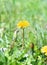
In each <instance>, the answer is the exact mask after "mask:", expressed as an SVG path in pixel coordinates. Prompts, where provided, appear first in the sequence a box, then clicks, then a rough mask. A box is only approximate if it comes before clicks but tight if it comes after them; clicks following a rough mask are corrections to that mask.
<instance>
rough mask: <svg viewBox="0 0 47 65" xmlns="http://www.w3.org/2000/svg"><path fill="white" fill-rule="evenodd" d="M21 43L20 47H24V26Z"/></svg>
mask: <svg viewBox="0 0 47 65" xmlns="http://www.w3.org/2000/svg"><path fill="white" fill-rule="evenodd" d="M22 35H23V44H22V47H24V28H23V34H22Z"/></svg>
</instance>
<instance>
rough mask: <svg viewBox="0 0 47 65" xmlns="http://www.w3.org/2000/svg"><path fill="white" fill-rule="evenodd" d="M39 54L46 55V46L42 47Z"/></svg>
mask: <svg viewBox="0 0 47 65" xmlns="http://www.w3.org/2000/svg"><path fill="white" fill-rule="evenodd" d="M41 52H42V53H44V54H45V55H47V46H44V47H42V48H41Z"/></svg>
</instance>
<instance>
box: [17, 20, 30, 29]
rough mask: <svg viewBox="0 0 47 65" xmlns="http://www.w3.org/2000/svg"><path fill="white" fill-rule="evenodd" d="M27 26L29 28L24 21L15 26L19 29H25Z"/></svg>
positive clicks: (27, 23)
mask: <svg viewBox="0 0 47 65" xmlns="http://www.w3.org/2000/svg"><path fill="white" fill-rule="evenodd" d="M28 26H29V22H28V21H26V20H23V21H20V22H19V23H18V24H17V27H19V28H25V27H28Z"/></svg>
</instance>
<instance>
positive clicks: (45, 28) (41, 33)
mask: <svg viewBox="0 0 47 65" xmlns="http://www.w3.org/2000/svg"><path fill="white" fill-rule="evenodd" d="M22 20H27V21H28V22H29V23H30V26H29V27H28V28H26V29H25V39H24V40H25V49H24V50H22V51H21V46H20V45H21V44H22V35H21V33H22V30H21V29H20V30H19V33H18V35H17V37H18V39H17V41H16V42H14V43H15V47H14V51H13V50H10V53H11V52H13V54H12V55H9V54H8V53H9V47H10V45H11V43H12V42H13V35H14V32H15V30H17V23H18V22H19V21H22ZM31 43H33V44H34V46H35V49H34V50H35V55H34V57H33V55H32V54H31V53H32V52H31V49H30V46H29V45H30V44H31ZM43 45H47V0H0V50H2V52H1V51H0V58H1V59H0V65H6V64H7V65H15V64H16V63H17V64H16V65H32V64H33V65H45V64H44V63H45V62H44V63H43V62H42V59H43V58H42V56H41V54H40V50H38V49H40V48H41V47H42V46H43ZM2 48H3V49H2ZM4 48H6V49H7V51H5V52H4V50H5V49H4ZM19 48H20V50H19ZM28 51H29V52H28ZM27 52H28V56H27V58H26V61H24V58H23V57H24V55H25V54H26V53H27ZM38 56H40V57H41V59H40V58H39V60H38V62H36V58H37V57H38ZM10 60H11V61H10ZM21 60H23V62H22V61H21ZM2 63H3V64H2ZM26 63H27V64H26ZM31 63H32V64H31ZM35 63H36V64H35ZM37 63H38V64H37ZM42 63H43V64H42Z"/></svg>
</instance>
